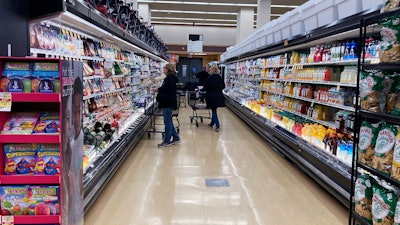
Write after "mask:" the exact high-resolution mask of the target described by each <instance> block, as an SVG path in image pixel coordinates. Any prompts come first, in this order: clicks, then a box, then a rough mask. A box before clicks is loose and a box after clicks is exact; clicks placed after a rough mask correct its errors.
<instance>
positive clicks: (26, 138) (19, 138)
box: [0, 134, 61, 144]
mask: <svg viewBox="0 0 400 225" xmlns="http://www.w3.org/2000/svg"><path fill="white" fill-rule="evenodd" d="M0 143H16V144H18V143H21V144H23V143H28V144H29V143H38V144H39V143H42V144H44V143H48V144H58V143H61V137H60V135H43V134H0Z"/></svg>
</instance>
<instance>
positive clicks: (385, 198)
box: [371, 178, 397, 225]
mask: <svg viewBox="0 0 400 225" xmlns="http://www.w3.org/2000/svg"><path fill="white" fill-rule="evenodd" d="M371 183H372V193H373V194H372V222H373V223H372V224H373V225H392V224H393V222H394V213H395V210H396V204H397V196H396V194H395V192H394V190H393V188H392V187H390V186H388V185H387V184H385V183H382V184H381V183H380V182H379V181H377V180H375V179H374V178H372V179H371Z"/></svg>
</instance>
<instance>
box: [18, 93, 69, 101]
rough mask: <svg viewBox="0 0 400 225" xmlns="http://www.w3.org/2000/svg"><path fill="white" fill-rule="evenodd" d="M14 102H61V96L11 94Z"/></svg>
mask: <svg viewBox="0 0 400 225" xmlns="http://www.w3.org/2000/svg"><path fill="white" fill-rule="evenodd" d="M11 97H12V101H13V102H60V100H61V97H60V94H58V93H55V94H45V93H36V94H35V93H11Z"/></svg>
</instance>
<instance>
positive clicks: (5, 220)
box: [1, 216, 14, 225]
mask: <svg viewBox="0 0 400 225" xmlns="http://www.w3.org/2000/svg"><path fill="white" fill-rule="evenodd" d="M1 224H2V225H14V216H2V217H1Z"/></svg>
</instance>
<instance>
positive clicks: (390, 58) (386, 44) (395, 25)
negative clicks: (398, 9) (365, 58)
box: [379, 0, 400, 63]
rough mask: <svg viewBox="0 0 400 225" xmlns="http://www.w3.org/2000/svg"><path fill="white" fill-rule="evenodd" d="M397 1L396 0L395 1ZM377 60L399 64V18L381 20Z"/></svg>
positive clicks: (395, 16)
mask: <svg viewBox="0 0 400 225" xmlns="http://www.w3.org/2000/svg"><path fill="white" fill-rule="evenodd" d="M397 1H398V0H397ZM379 24H380V25H381V26H382V29H381V32H380V34H381V37H382V38H381V39H382V40H381V44H380V49H379V59H380V61H381V62H392V63H393V62H400V42H399V41H400V17H399V16H398V15H394V16H391V17H387V18H385V19H382V20H381V21H380V23H379Z"/></svg>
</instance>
